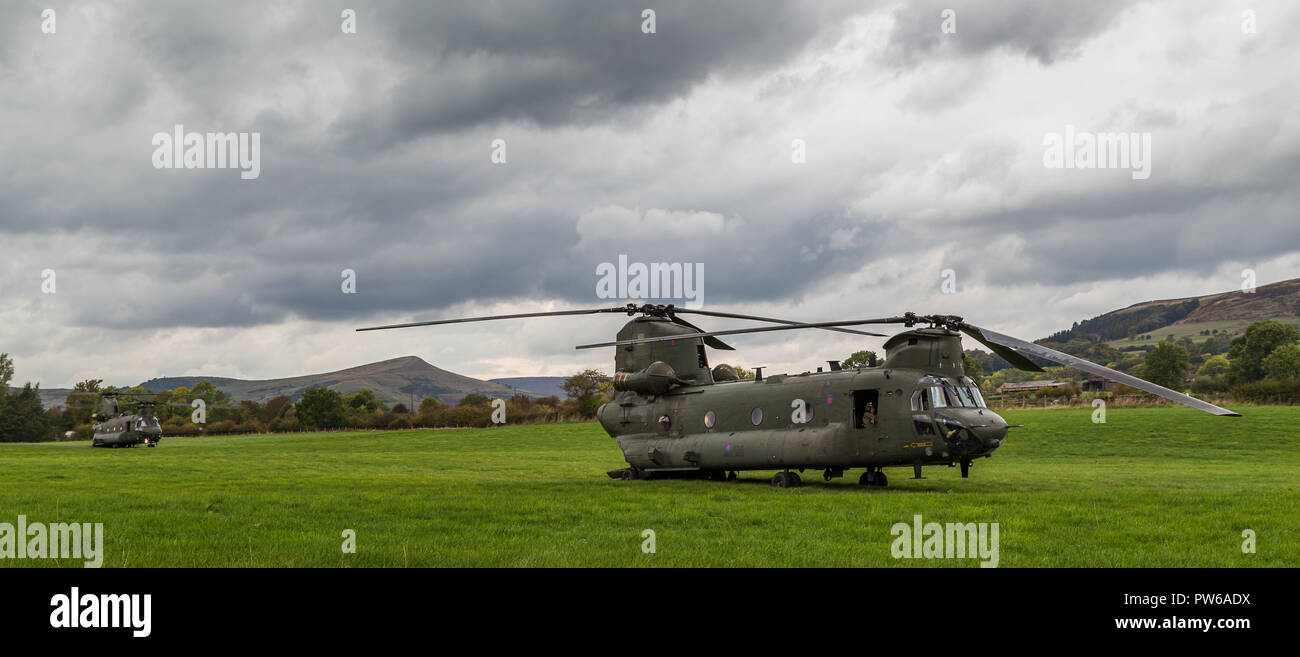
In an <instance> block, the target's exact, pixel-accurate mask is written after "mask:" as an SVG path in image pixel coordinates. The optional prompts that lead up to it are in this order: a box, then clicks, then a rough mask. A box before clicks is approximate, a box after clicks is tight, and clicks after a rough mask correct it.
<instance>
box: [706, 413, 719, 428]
mask: <svg viewBox="0 0 1300 657" xmlns="http://www.w3.org/2000/svg"><path fill="white" fill-rule="evenodd" d="M717 421H718V416H717V415H714V414H713V411H709V412H708V413H705V414H704V426H706V427H708V428H710V429H712V428H713V424H714V423H715V422H717Z"/></svg>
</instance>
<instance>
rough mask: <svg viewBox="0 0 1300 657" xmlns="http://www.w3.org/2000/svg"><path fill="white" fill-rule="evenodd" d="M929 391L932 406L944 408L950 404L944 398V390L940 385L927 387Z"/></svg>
mask: <svg viewBox="0 0 1300 657" xmlns="http://www.w3.org/2000/svg"><path fill="white" fill-rule="evenodd" d="M926 390H927V391H929V393H930V394H929V400H930V408H943V407H945V406H947V405H948V404H947V403H946V402H945V401H944V399H943V391H942V390H940V389H939V387H938V386H934V387H931V388H926Z"/></svg>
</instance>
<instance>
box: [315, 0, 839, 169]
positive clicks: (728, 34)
mask: <svg viewBox="0 0 1300 657" xmlns="http://www.w3.org/2000/svg"><path fill="white" fill-rule="evenodd" d="M649 4H652V5H653V9H654V11H655V20H656V32H655V33H654V34H652V35H647V34H643V33H642V31H641V26H642V21H643V19H642V14H641V13H642V11H643V9H644V8H645V6H646V5H647V3H644V2H625V1H622V2H595V3H593V2H584V1H578V0H557V1H554V2H526V3H451V4H449V5H423V4H421V5H417V6H414V7H403V8H402V9H401V10H400V11H389V10H388V9H387V8H384V9H379V8H377V9H376V10H375V11H373V12H370V14H371V15H372V16H373V20H374V22H375V23H376V24H377V26H378V27H377V29H381V30H383V31H384V33H385V34H389V35H391V39H388V40H386V41H385V43H384V49H385V52H386V53H387V58H388V60H389V61H390V62H391V65H392V66H394V67H395V68H396V70H398V71H399V72H400V74H401V78H402V80H401V81H400V82H399V83H397V84H396V85H395V86H394V88H392V89H391V90H389V91H387V92H386V93H383V94H381V95H379V96H376V97H373V98H371V99H369V100H370V102H367V103H364V104H362V105H360V106H358V107H355V108H353V110H354V111H353V113H352V114H351V115H350V116H348V117H347V118H346V119H345V120H344V121H343V122H342V123H341V124H340V126H339V127H340V129H341V130H342V131H343V132H344V133H345V134H347V135H349V136H350V137H351V138H352V139H353V140H356V141H358V142H360V143H363V144H366V145H368V146H370V147H384V146H388V145H391V144H393V143H400V142H405V141H409V140H412V139H415V138H418V137H419V136H421V135H426V134H439V133H445V132H452V131H457V130H463V129H466V128H470V127H474V126H479V125H484V124H492V123H499V122H518V121H524V122H531V123H534V124H538V125H541V126H547V127H549V126H557V125H574V124H576V125H586V124H590V123H596V122H605V121H611V120H616V119H617V120H621V121H635V120H636V119H637V117H638V114H637V113H636V112H635V110H636V109H637V108H640V107H642V106H646V105H654V104H658V103H663V102H666V101H670V100H673V99H676V98H682V97H684V96H685V95H686V94H687V93H689V92H690V90H691V88H692V87H693V86H694V85H695V84H697V83H699V82H702V81H704V80H705V79H707V78H708V77H709V76H711V75H716V76H726V75H737V74H745V73H750V72H754V71H760V70H763V69H765V68H767V67H769V66H772V65H774V64H777V63H780V62H782V61H784V60H785V59H787V58H788V57H790V56H791V55H792V54H793V53H794V52H796V51H797V50H798V49H799V48H801V47H803V46H804V45H805V44H806V43H807V42H808V41H809V40H810V39H811V38H813V37H814V36H816V35H818V34H819V32H821V31H823V30H826V28H827V27H828V25H829V26H833V25H835V23H836V22H837V21H838V20H840V19H842V18H844V17H845V16H846V15H848V14H849V13H850V11H853V10H858V11H861V10H863V9H864V7H863V6H862V5H861V4H858V3H852V2H841V1H835V2H815V3H792V2H784V1H782V0H752V1H749V2H706V3H700V2H690V1H688V0H677V1H671V2H655V3H649Z"/></svg>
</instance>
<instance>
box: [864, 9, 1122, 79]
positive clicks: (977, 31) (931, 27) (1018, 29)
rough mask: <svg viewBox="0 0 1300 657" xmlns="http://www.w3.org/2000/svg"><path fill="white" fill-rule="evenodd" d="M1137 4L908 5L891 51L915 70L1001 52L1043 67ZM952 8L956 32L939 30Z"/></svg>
mask: <svg viewBox="0 0 1300 657" xmlns="http://www.w3.org/2000/svg"><path fill="white" fill-rule="evenodd" d="M1133 4H1135V3H1134V0H1093V1H1089V2H1036V1H1035V0H1003V1H1001V2H971V3H963V2H952V0H923V1H921V2H907V3H903V5H902V6H900V7H899V8H898V10H896V11H895V13H894V19H895V21H896V23H895V29H894V32H893V34H892V35H891V36H890V42H889V47H888V49H887V53H888V54H889V56H890V57H891V58H892V59H894V60H895V61H896V62H899V63H902V64H905V65H909V66H915V65H918V64H919V63H921V61H922V60H923V59H924V58H928V57H948V56H954V55H958V56H970V55H981V54H984V53H988V52H992V51H995V50H999V49H1004V50H1007V51H1010V52H1015V53H1023V54H1024V55H1025V56H1027V57H1031V58H1033V59H1035V60H1037V61H1038V62H1040V63H1042V64H1043V65H1050V64H1052V63H1054V62H1055V61H1056V60H1058V59H1060V58H1062V57H1068V56H1071V55H1073V54H1074V53H1075V52H1077V51H1078V49H1079V48H1080V47H1081V46H1082V45H1083V44H1084V43H1085V42H1086V41H1087V40H1088V39H1090V38H1092V37H1094V36H1096V35H1097V34H1099V33H1101V32H1102V31H1104V30H1105V29H1106V28H1107V27H1108V26H1110V25H1111V24H1112V23H1113V22H1114V21H1115V20H1116V19H1117V18H1118V17H1119V15H1120V13H1122V12H1123V11H1124V10H1125V9H1126V8H1127V7H1129V6H1131V5H1133ZM946 9H952V10H953V11H954V12H955V14H956V26H957V31H956V33H955V34H945V33H943V32H942V31H941V30H940V27H941V25H942V22H943V18H942V15H941V12H943V11H944V10H946Z"/></svg>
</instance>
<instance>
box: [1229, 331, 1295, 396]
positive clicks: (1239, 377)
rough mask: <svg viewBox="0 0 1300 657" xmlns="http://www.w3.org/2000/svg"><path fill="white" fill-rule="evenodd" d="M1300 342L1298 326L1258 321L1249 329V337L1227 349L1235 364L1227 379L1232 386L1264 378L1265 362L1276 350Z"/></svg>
mask: <svg viewBox="0 0 1300 657" xmlns="http://www.w3.org/2000/svg"><path fill="white" fill-rule="evenodd" d="M1296 340H1300V331H1297V330H1296V327H1294V326H1291V325H1290V324H1286V323H1283V322H1279V321H1277V320H1276V319H1268V320H1264V321H1262V322H1255V323H1254V324H1251V325H1250V328H1248V329H1246V334H1245V335H1243V336H1241V337H1239V338H1237V339H1235V340H1233V341H1232V347H1230V348H1229V349H1228V360H1229V361H1231V362H1232V369H1231V370H1230V371H1229V374H1228V379H1229V380H1230V381H1231V382H1232V383H1247V382H1250V381H1258V380H1260V379H1262V378H1264V376H1265V374H1267V373H1266V372H1265V371H1264V359H1265V358H1268V355H1269V354H1271V353H1273V350H1274V349H1277V348H1278V347H1280V346H1282V345H1284V344H1293V343H1295V341H1296Z"/></svg>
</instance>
